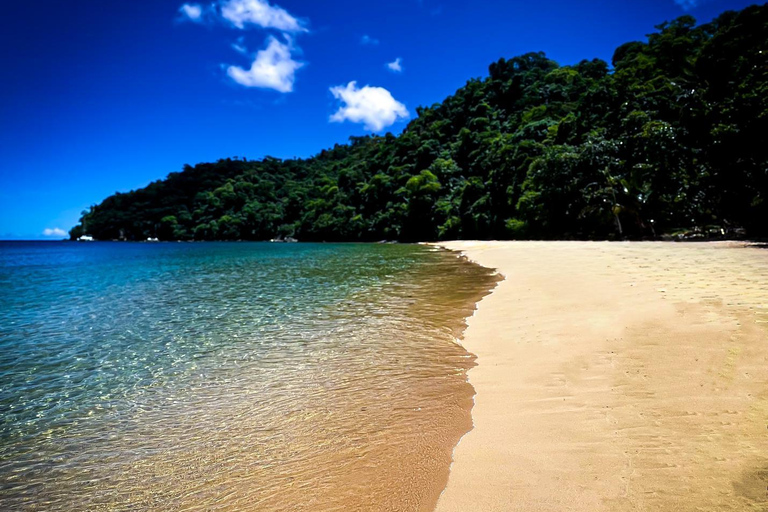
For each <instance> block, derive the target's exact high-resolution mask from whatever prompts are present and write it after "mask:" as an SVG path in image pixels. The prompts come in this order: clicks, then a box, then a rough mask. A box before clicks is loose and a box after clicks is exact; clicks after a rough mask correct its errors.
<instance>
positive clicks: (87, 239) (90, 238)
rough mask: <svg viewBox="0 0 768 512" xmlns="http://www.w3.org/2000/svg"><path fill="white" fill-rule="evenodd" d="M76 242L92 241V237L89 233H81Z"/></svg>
mask: <svg viewBox="0 0 768 512" xmlns="http://www.w3.org/2000/svg"><path fill="white" fill-rule="evenodd" d="M77 241H78V242H93V237H92V236H91V235H83V236H81V237H80V238H78V239H77Z"/></svg>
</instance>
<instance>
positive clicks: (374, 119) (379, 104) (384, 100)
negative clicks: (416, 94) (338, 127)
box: [330, 81, 409, 132]
mask: <svg viewBox="0 0 768 512" xmlns="http://www.w3.org/2000/svg"><path fill="white" fill-rule="evenodd" d="M331 93H332V94H333V97H334V98H336V99H338V100H340V101H341V102H342V106H341V107H339V110H338V111H337V112H336V113H335V114H333V115H332V116H331V118H330V121H331V122H334V123H341V122H344V121H352V122H353V123H363V124H364V125H365V128H366V129H368V130H371V131H374V132H377V131H379V130H381V129H383V128H386V127H387V126H391V125H392V124H394V122H395V121H397V120H398V119H407V118H408V116H409V114H408V110H407V109H406V108H405V105H403V104H402V103H400V102H399V101H397V100H396V99H395V98H393V97H392V94H390V92H389V91H388V90H386V89H384V88H383V87H371V86H369V85H366V86H365V87H362V88H359V89H358V87H357V82H354V81H353V82H349V83H348V84H347V85H346V86H343V85H338V86H336V87H331Z"/></svg>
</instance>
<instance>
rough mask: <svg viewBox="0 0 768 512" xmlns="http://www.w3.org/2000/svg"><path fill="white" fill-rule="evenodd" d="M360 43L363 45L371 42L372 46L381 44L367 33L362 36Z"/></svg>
mask: <svg viewBox="0 0 768 512" xmlns="http://www.w3.org/2000/svg"><path fill="white" fill-rule="evenodd" d="M360 44H362V45H366V44H370V45H372V46H375V45H377V44H379V40H378V39H374V38H372V37H371V36H369V35H368V34H365V35H363V37H361V38H360Z"/></svg>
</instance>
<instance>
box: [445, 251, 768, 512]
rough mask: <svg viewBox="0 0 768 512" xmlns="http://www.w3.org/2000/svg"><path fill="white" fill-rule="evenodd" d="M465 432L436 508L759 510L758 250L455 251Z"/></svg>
mask: <svg viewBox="0 0 768 512" xmlns="http://www.w3.org/2000/svg"><path fill="white" fill-rule="evenodd" d="M441 245H442V246H444V247H447V248H449V249H452V250H457V251H461V252H463V253H464V254H466V255H467V256H468V257H469V258H470V259H472V260H474V261H476V262H478V263H479V264H481V265H483V266H486V267H491V268H496V269H498V271H499V272H500V273H501V274H503V275H504V276H505V278H506V279H505V280H504V281H502V282H500V283H499V285H498V287H497V288H496V289H495V290H494V292H493V293H492V294H491V295H489V296H487V297H485V298H484V299H483V300H482V301H481V302H480V303H479V305H478V310H477V311H476V313H475V315H474V316H473V317H471V318H470V319H469V321H468V326H469V327H468V329H467V331H466V333H465V336H464V340H463V342H462V343H463V344H464V345H465V347H466V348H467V350H469V351H470V352H472V353H474V354H476V355H477V357H478V359H477V364H478V366H477V367H475V368H473V369H472V370H470V372H469V381H470V383H471V384H472V385H473V386H474V388H475V390H476V393H477V395H476V397H475V406H474V408H473V410H472V418H473V422H474V429H473V430H472V431H471V432H469V433H468V434H467V435H466V436H464V438H463V439H462V440H461V442H460V443H459V445H458V446H457V447H456V449H455V451H454V463H453V466H452V468H451V473H450V476H449V480H448V485H447V487H446V489H445V491H444V492H443V495H442V496H441V498H440V500H439V502H438V505H437V508H436V510H437V511H438V512H451V511H461V512H467V511H484V512H486V511H496V510H499V511H502V510H503V511H518V510H519V511H526V512H534V511H544V510H546V511H566V510H568V511H570V510H578V511H602V510H610V511H634V510H649V511H650V510H654V511H656V510H659V511H672V510H674V511H689V510H691V511H693V510H768V492H767V491H766V486H768V428H767V426H768V249H760V248H755V247H748V248H745V247H742V246H740V244H727V243H712V244H709V243H697V244H674V243H583V242H552V243H547V242H452V243H445V244H441Z"/></svg>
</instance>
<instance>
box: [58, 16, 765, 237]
mask: <svg viewBox="0 0 768 512" xmlns="http://www.w3.org/2000/svg"><path fill="white" fill-rule="evenodd" d="M417 113H418V117H416V118H415V119H413V120H412V121H411V122H410V123H409V125H408V127H407V128H406V129H405V131H404V132H403V133H402V134H401V135H399V136H394V135H392V134H387V135H384V136H371V137H361V138H357V137H355V138H352V139H351V140H350V143H349V144H346V145H337V146H336V147H334V148H333V149H329V150H326V151H322V152H321V153H320V154H318V155H317V156H315V157H313V158H308V159H296V160H279V159H275V158H265V159H263V160H259V161H248V160H239V159H225V160H220V161H218V162H216V163H210V164H199V165H196V166H194V167H190V166H186V167H185V168H184V170H183V171H182V172H178V173H172V174H170V175H169V176H168V177H167V178H166V179H164V180H161V181H157V182H154V183H151V184H150V185H149V186H147V187H145V188H143V189H140V190H136V191H132V192H130V193H126V194H121V193H118V194H115V195H113V196H110V197H108V198H107V199H105V200H104V201H103V202H102V203H101V204H99V205H97V206H94V207H92V208H91V209H90V211H89V212H87V213H85V214H84V216H83V218H82V219H81V224H80V225H78V226H77V227H75V228H74V229H72V231H71V233H70V234H71V236H72V238H77V237H78V236H80V235H81V234H84V233H86V232H87V234H90V235H93V236H94V237H95V238H97V239H117V238H124V239H128V240H143V239H146V238H147V237H155V236H157V237H159V238H160V239H165V240H263V239H269V238H275V237H277V236H281V235H282V236H287V235H292V236H295V237H296V238H298V239H300V240H304V241H309V240H328V241H331V240H368V241H370V240H380V239H390V240H401V241H414V240H432V239H457V238H472V239H474V238H480V239H484V238H536V239H549V238H583V239H622V238H630V239H638V238H654V237H660V236H661V235H663V234H670V233H680V232H688V233H702V234H704V235H707V234H722V233H725V234H730V235H732V234H734V233H742V232H743V233H746V234H748V235H750V236H760V235H765V234H766V233H768V4H766V5H763V6H754V7H750V8H748V9H745V10H743V11H741V12H726V13H724V14H722V15H721V16H720V17H718V18H717V19H716V20H714V21H713V22H712V23H708V24H705V25H700V26H696V24H695V20H694V19H693V18H691V17H690V16H683V17H681V18H678V19H677V20H675V21H673V22H670V23H664V24H662V25H660V26H658V27H657V32H655V33H653V34H651V35H650V36H649V37H648V40H647V41H646V42H630V43H627V44H624V45H622V46H621V47H619V48H618V49H617V50H616V52H615V54H614V56H613V62H612V66H609V64H607V63H606V62H603V61H601V60H585V61H582V62H581V63H579V64H578V65H575V66H558V64H557V63H555V62H553V61H551V60H549V59H547V58H546V56H545V55H544V54H543V53H529V54H526V55H523V56H520V57H515V58H512V59H508V60H507V59H500V60H499V61H498V62H495V63H493V64H491V65H490V67H489V76H488V77H486V78H483V79H472V80H470V81H469V82H467V84H466V85H465V86H464V87H462V88H461V89H459V90H458V91H456V93H455V94H454V95H453V96H450V97H448V98H446V99H445V100H444V101H443V102H442V103H440V104H435V105H433V106H431V107H426V108H418V109H417Z"/></svg>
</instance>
